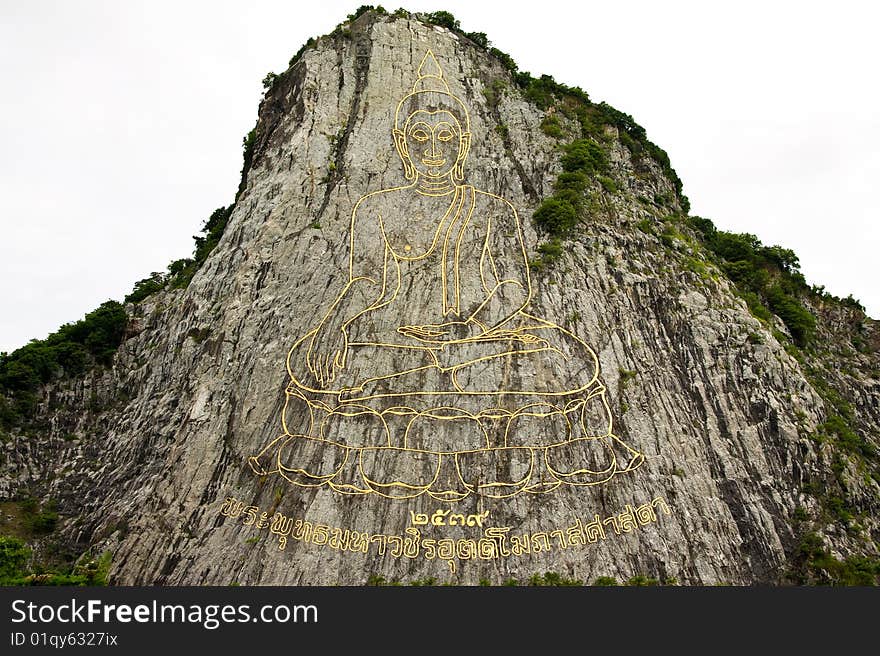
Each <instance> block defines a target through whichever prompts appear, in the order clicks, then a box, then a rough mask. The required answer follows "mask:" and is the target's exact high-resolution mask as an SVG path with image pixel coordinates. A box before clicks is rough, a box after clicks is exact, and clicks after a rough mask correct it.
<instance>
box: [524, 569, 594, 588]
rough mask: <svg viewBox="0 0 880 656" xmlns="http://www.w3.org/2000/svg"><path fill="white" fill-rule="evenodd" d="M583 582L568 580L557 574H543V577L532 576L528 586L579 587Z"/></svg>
mask: <svg viewBox="0 0 880 656" xmlns="http://www.w3.org/2000/svg"><path fill="white" fill-rule="evenodd" d="M583 584H584V582H583V581H581V580H580V579H569V578H566V577H564V576H561V575H560V574H558V573H557V572H545V573H544V574H543V575H541V574H534V575H533V576H532V577H531V578H530V579H529V585H535V586H538V585H541V586H543V585H552V586H579V585H583Z"/></svg>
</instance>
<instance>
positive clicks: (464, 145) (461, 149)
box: [452, 132, 471, 182]
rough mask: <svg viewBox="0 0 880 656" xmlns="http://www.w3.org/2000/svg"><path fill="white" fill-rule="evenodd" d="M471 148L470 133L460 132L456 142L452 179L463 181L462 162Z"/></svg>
mask: <svg viewBox="0 0 880 656" xmlns="http://www.w3.org/2000/svg"><path fill="white" fill-rule="evenodd" d="M470 149H471V133H470V132H462V133H461V138H460V141H459V142H458V159H457V160H456V161H455V166H454V167H453V169H452V179H453V180H455V181H456V182H464V162H465V160H466V159H467V156H468V152H469V151H470Z"/></svg>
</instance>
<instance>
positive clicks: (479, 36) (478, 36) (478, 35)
mask: <svg viewBox="0 0 880 656" xmlns="http://www.w3.org/2000/svg"><path fill="white" fill-rule="evenodd" d="M465 36H466V37H467V38H468V39H470V40H471V41H473V42H474V43H476V44H477V45H478V46H480V47H481V48H483V49H486V48H488V47H489V37H487V36H486V33H485V32H468V33H466V34H465Z"/></svg>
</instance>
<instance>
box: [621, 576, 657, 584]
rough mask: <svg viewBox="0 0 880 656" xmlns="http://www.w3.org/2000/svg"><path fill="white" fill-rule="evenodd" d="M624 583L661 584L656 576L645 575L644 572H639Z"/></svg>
mask: <svg viewBox="0 0 880 656" xmlns="http://www.w3.org/2000/svg"><path fill="white" fill-rule="evenodd" d="M624 585H630V586H635V587H644V586H652V585H660V581H658V580H657V579H655V578H651V577H650V576H645V575H644V574H637V575H636V576H633V577H632V578H630V579H628V580H627V582H626V583H625V584H624Z"/></svg>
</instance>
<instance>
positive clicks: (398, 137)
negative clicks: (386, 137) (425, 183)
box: [391, 128, 416, 180]
mask: <svg viewBox="0 0 880 656" xmlns="http://www.w3.org/2000/svg"><path fill="white" fill-rule="evenodd" d="M391 132H392V134H393V135H394V147H395V148H396V149H397V154H398V155H400V159H401V160H402V161H403V174H404V176H406V179H407V180H414V179H415V177H416V169H415V167H414V166H413V165H412V160H410V158H409V149H408V148H407V147H406V135H404V134H403V131H402V130H398V129H397V128H394V129H393V130H392V131H391Z"/></svg>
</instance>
